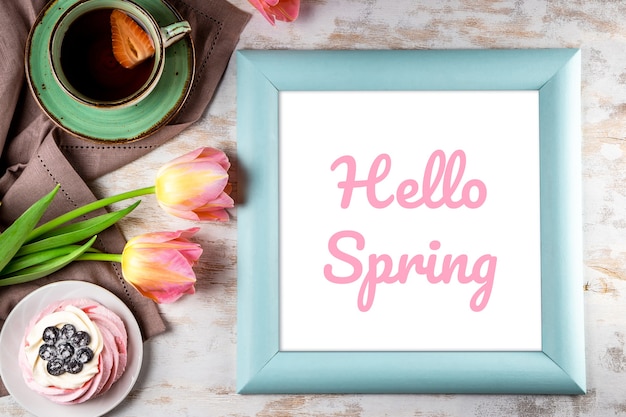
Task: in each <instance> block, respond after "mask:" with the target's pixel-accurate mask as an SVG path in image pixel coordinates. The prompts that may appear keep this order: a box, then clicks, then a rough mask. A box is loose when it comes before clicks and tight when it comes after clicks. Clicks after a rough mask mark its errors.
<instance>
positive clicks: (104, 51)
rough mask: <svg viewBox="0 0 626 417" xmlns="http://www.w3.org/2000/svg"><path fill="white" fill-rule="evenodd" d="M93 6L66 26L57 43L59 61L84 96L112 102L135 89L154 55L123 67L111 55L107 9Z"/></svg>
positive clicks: (147, 73)
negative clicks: (58, 44) (59, 44)
mask: <svg viewBox="0 0 626 417" xmlns="http://www.w3.org/2000/svg"><path fill="white" fill-rule="evenodd" d="M113 10H114V9H110V8H103V9H95V10H91V11H88V12H86V13H84V14H83V15H81V16H79V17H78V18H77V19H76V20H75V21H74V22H72V24H71V25H70V26H69V27H68V29H67V32H66V33H65V36H64V38H63V42H62V44H61V56H60V62H61V67H62V69H63V72H64V73H65V76H66V78H67V81H68V82H69V83H70V84H71V85H72V86H73V87H74V89H75V90H76V91H77V92H79V93H80V94H82V95H84V96H85V97H88V98H91V99H93V100H95V101H106V102H115V101H118V100H122V99H124V98H126V97H129V96H132V95H133V94H134V93H136V92H137V91H139V90H140V89H141V88H142V87H143V86H144V85H145V84H146V82H147V81H148V79H149V78H150V75H151V74H152V71H153V68H154V64H155V59H154V56H152V57H150V58H148V59H145V60H144V61H143V62H141V63H140V64H138V65H136V66H135V67H133V68H125V67H123V66H122V65H121V64H120V63H119V62H118V60H117V59H116V58H115V56H114V55H113V45H112V37H111V13H112V12H113Z"/></svg>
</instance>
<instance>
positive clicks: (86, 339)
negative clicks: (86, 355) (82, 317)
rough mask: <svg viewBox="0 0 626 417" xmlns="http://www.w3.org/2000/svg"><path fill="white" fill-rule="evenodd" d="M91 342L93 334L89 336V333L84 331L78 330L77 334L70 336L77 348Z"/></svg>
mask: <svg viewBox="0 0 626 417" xmlns="http://www.w3.org/2000/svg"><path fill="white" fill-rule="evenodd" d="M90 342H91V336H89V333H87V332H83V331H79V332H76V334H74V336H72V337H71V338H70V343H71V344H72V345H73V346H74V347H75V348H79V347H83V346H87V345H88V344H89V343H90Z"/></svg>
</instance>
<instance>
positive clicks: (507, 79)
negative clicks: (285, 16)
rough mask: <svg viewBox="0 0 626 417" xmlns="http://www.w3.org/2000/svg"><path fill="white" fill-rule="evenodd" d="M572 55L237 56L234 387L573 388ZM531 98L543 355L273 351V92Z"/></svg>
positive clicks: (577, 253)
mask: <svg viewBox="0 0 626 417" xmlns="http://www.w3.org/2000/svg"><path fill="white" fill-rule="evenodd" d="M580 66H581V65H580V51H579V50H577V49H537V50H444V51H441V50H440V51H423V50H419V51H407V50H405V51H389V50H385V51H381V50H371V51H254V50H242V51H238V52H237V78H238V84H237V86H238V93H237V109H238V122H237V135H238V145H237V146H238V149H237V158H238V165H239V167H240V172H241V174H240V184H239V186H240V192H241V196H242V201H241V204H240V205H239V206H238V212H237V215H238V220H237V222H238V287H237V290H238V327H237V334H238V352H237V361H238V363H237V392H238V393H241V394H261V393H285V394H288V393H311V394H313V393H490V394H512V393H515V394H583V393H585V391H586V376H585V343H584V318H583V314H584V313H583V291H582V285H583V277H582V265H583V263H582V222H581V220H582V196H581V132H580V106H581V99H580ZM287 90H295V91H332V90H339V91H348V90H350V91H361V90H400V91H406V90H470V91H472V90H537V91H538V92H539V112H540V132H539V135H540V158H539V159H540V160H539V166H540V206H541V216H540V222H541V224H540V228H541V231H540V235H541V309H542V311H541V314H542V350H541V351H529V352H525V351H522V352H509V351H502V352H499V351H495V352H493V351H490V352H455V351H445V352H421V351H420V352H331V351H329V352H285V351H280V349H279V336H280V334H279V333H280V329H279V296H280V295H279V259H278V256H279V255H278V254H279V244H280V242H279V230H278V229H279V213H278V204H279V198H278V197H279V196H278V193H279V190H278V181H279V172H278V153H279V129H278V126H279V125H278V114H279V100H278V98H279V92H280V91H287Z"/></svg>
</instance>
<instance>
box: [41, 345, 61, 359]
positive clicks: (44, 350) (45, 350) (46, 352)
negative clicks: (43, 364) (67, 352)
mask: <svg viewBox="0 0 626 417" xmlns="http://www.w3.org/2000/svg"><path fill="white" fill-rule="evenodd" d="M56 356H57V348H56V347H55V346H52V345H46V344H43V345H41V347H40V348H39V357H40V358H41V359H43V360H44V361H49V360H50V359H53V358H55V357H56Z"/></svg>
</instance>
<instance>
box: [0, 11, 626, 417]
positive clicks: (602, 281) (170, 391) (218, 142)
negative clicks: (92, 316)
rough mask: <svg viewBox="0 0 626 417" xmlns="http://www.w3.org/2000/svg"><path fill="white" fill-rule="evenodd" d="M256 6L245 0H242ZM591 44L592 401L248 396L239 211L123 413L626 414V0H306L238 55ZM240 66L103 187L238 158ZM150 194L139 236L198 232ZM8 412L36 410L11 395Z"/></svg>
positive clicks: (212, 245)
mask: <svg viewBox="0 0 626 417" xmlns="http://www.w3.org/2000/svg"><path fill="white" fill-rule="evenodd" d="M231 1H232V3H233V4H235V5H236V6H238V7H239V8H241V9H243V10H247V11H250V12H252V13H255V11H254V9H253V8H252V6H250V5H249V4H248V2H247V1H246V0H231ZM548 47H576V48H581V49H582V62H583V64H582V65H583V67H582V99H583V100H582V109H581V111H582V122H583V125H582V132H583V149H582V153H583V171H582V172H581V180H582V181H583V187H584V198H585V201H584V218H583V220H582V223H581V227H583V229H584V239H585V247H584V265H582V266H581V267H583V268H584V276H585V282H586V285H583V283H581V289H580V290H581V291H585V308H586V319H585V327H586V333H587V335H586V339H587V343H586V347H587V378H588V394H587V395H584V396H482V395H476V396H466V395H319V396H313V395H293V396H282V395H275V396H240V395H237V394H236V393H235V374H236V344H237V333H236V323H237V317H236V299H237V298H236V297H237V291H236V288H237V287H236V285H237V271H236V260H237V259H236V247H237V221H236V218H237V216H236V210H233V211H232V215H233V220H232V221H231V222H229V223H226V224H208V225H203V226H202V230H201V231H200V232H199V234H198V239H199V240H200V241H201V243H202V244H203V245H204V247H205V254H204V255H203V258H202V260H201V264H200V266H199V268H198V269H197V272H198V277H199V279H198V285H197V290H198V292H197V294H195V295H193V296H186V297H185V298H183V299H181V300H179V301H178V302H177V303H175V304H172V305H164V306H161V307H160V308H161V313H162V315H163V318H164V319H165V321H166V322H167V325H168V329H169V330H168V331H167V333H165V334H163V335H161V336H159V337H157V338H155V339H154V340H152V341H150V342H148V343H146V344H145V363H144V367H143V369H142V373H141V376H140V379H139V381H138V383H137V384H136V387H135V389H134V390H133V391H132V392H131V394H130V396H129V397H128V398H127V399H126V400H125V401H124V402H123V403H122V404H121V405H120V406H119V407H118V408H116V409H115V410H114V411H113V412H111V413H110V415H111V416H147V415H150V416H155V417H156V416H198V417H204V416H273V417H280V416H352V417H366V416H394V417H400V416H413V417H418V416H419V417H425V416H428V417H444V416H497V417H499V416H572V417H578V416H614V415H626V395H625V394H626V354H625V352H624V344H625V343H626V155H625V154H624V151H625V150H626V141H625V138H626V52H625V51H626V2H623V1H621V0H526V1H525V0H443V1H435V0H302V6H301V16H300V18H299V19H298V20H297V21H296V22H295V23H292V24H280V23H279V24H278V25H277V26H276V27H272V26H270V25H269V24H268V23H267V22H266V21H265V20H264V19H263V18H262V17H261V16H260V15H259V14H256V13H255V14H254V16H253V18H252V20H251V21H250V23H249V24H248V26H247V27H246V29H245V30H244V32H243V34H242V36H241V40H240V43H239V45H238V49H244V48H245V49H286V48H288V49H378V48H382V49H440V48H446V49H449V48H548ZM236 72H237V68H236V63H235V61H234V59H233V60H232V61H231V63H230V66H229V68H228V70H227V71H226V74H225V76H224V78H223V81H222V83H221V85H220V87H219V90H218V91H217V95H216V96H215V98H214V100H213V101H212V103H211V105H210V107H209V109H208V111H207V113H206V114H205V115H204V117H203V119H202V120H201V121H200V122H199V123H197V124H196V125H194V126H192V127H190V128H189V129H188V130H187V131H185V132H183V134H181V135H180V136H178V137H177V138H175V139H174V140H172V141H171V142H169V143H168V144H167V145H165V146H163V147H162V148H160V149H158V150H155V151H154V152H152V153H151V154H149V155H148V156H146V157H144V158H143V159H141V160H138V161H136V162H134V163H132V164H130V165H128V166H126V167H124V168H122V169H120V170H118V171H116V172H113V173H112V174H110V175H107V176H106V177H103V178H101V179H98V180H97V181H95V182H94V183H93V184H92V187H93V190H94V192H95V193H96V194H97V195H99V196H105V195H111V194H114V193H118V192H121V191H125V190H128V189H131V188H136V187H137V186H139V185H142V184H138V179H141V178H144V179H145V185H149V184H150V183H151V181H152V176H153V175H154V173H155V172H156V170H157V169H158V167H159V166H160V165H161V164H162V163H164V162H166V161H168V160H169V159H170V158H171V157H172V156H176V155H179V154H182V153H184V152H187V151H190V150H193V149H195V148H197V147H200V146H214V147H218V148H221V149H223V150H224V151H225V152H226V153H227V154H228V155H229V156H230V158H231V160H232V161H233V163H234V165H235V170H234V171H233V173H232V176H233V180H234V181H235V182H236V179H237V172H236V166H237V145H236V134H237V132H236V116H237V108H236ZM151 198H152V197H148V198H146V199H145V203H144V204H141V205H140V206H139V208H138V209H137V210H135V211H134V212H133V213H132V214H131V217H129V218H127V219H126V220H124V221H123V223H122V224H121V227H122V230H123V232H124V233H125V235H126V236H127V237H132V236H134V235H136V234H139V233H144V232H146V231H150V230H171V229H173V228H186V227H189V223H187V222H184V221H177V220H173V219H172V217H170V216H168V215H165V214H163V213H162V212H161V211H160V210H159V209H158V208H156V204H155V202H154V201H152V200H151ZM0 415H3V416H28V415H29V414H28V413H26V412H25V411H24V410H23V409H22V408H20V406H19V405H17V403H15V402H14V401H13V399H12V398H10V397H5V398H1V399H0Z"/></svg>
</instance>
